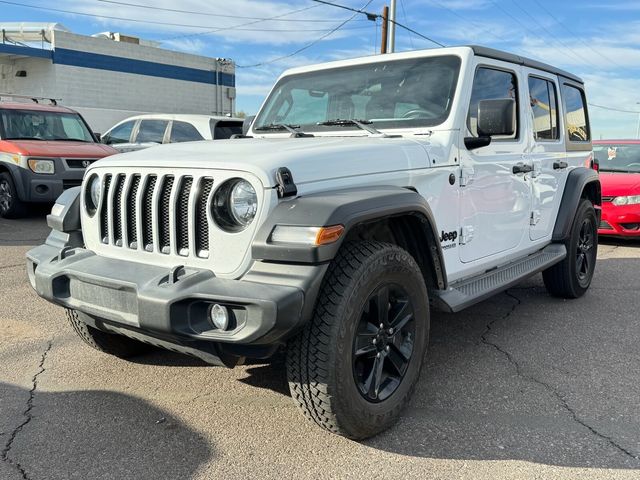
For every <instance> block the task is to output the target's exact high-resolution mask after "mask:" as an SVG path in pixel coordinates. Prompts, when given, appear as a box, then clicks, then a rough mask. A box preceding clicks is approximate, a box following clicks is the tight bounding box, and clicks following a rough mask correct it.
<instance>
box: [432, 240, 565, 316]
mask: <svg viewBox="0 0 640 480" xmlns="http://www.w3.org/2000/svg"><path fill="white" fill-rule="evenodd" d="M566 256H567V249H566V247H565V246H564V245H563V244H560V243H552V244H551V245H548V246H547V247H545V248H543V249H542V250H540V251H539V252H537V253H533V254H531V255H529V256H527V257H525V258H521V259H520V260H516V261H515V262H512V263H509V264H507V265H503V266H502V267H499V268H496V269H494V270H490V271H488V272H485V273H482V274H480V275H477V276H475V277H472V278H468V279H465V280H460V281H458V282H455V283H453V284H451V285H450V286H449V289H448V290H436V291H434V292H432V293H431V294H432V296H433V298H434V303H435V305H436V306H438V307H440V308H441V309H443V310H445V311H450V312H459V311H460V310H463V309H465V308H467V307H469V306H471V305H473V304H474V303H478V302H481V301H482V300H485V299H487V298H489V297H491V296H492V295H494V294H496V293H499V292H502V291H504V290H506V289H508V288H510V287H512V286H514V285H516V284H518V283H520V281H522V280H524V279H525V278H527V277H530V276H531V275H534V274H536V273H538V272H541V271H543V270H546V269H547V268H548V267H550V266H552V265H554V264H556V263H558V262H561V261H562V260H564V258H565V257H566Z"/></svg>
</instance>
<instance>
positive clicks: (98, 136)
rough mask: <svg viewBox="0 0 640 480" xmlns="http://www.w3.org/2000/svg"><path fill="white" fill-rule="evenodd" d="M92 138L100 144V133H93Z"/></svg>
mask: <svg viewBox="0 0 640 480" xmlns="http://www.w3.org/2000/svg"><path fill="white" fill-rule="evenodd" d="M93 136H94V137H96V140H97V141H98V143H100V142H101V141H102V134H101V133H96V132H93Z"/></svg>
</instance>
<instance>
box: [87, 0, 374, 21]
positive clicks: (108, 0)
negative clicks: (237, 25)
mask: <svg viewBox="0 0 640 480" xmlns="http://www.w3.org/2000/svg"><path fill="white" fill-rule="evenodd" d="M96 1H97V2H101V3H111V4H114V5H123V6H127V7H135V8H145V9H148V10H157V11H163V12H174V13H188V14H190V15H203V16H207V17H220V18H237V19H241V20H259V21H274V22H302V23H335V20H327V19H318V18H307V19H304V18H283V19H278V18H276V17H268V18H265V17H245V16H242V15H226V14H221V13H210V12H198V11H195V10H181V9H177V8H165V7H156V6H154V5H144V4H141V3H130V2H120V1H116V0H96ZM318 6H319V5H314V8H315V7H318ZM363 21H364V20H363Z"/></svg>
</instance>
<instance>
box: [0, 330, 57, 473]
mask: <svg viewBox="0 0 640 480" xmlns="http://www.w3.org/2000/svg"><path fill="white" fill-rule="evenodd" d="M52 345H53V343H52V342H51V340H49V342H48V343H47V348H45V350H44V352H42V356H41V357H40V364H39V365H38V371H37V372H36V373H35V374H34V375H33V377H32V378H31V389H30V390H29V398H28V399H27V406H26V408H25V410H24V412H22V416H23V417H24V419H23V420H22V423H20V425H18V426H17V427H16V428H15V429H13V431H12V432H11V434H10V435H9V438H8V440H7V442H6V443H5V446H4V448H3V449H2V454H0V458H2V461H3V462H5V463H7V464H9V465H11V466H12V467H13V468H15V469H16V470H17V471H18V472H19V473H20V475H22V478H23V479H24V480H30V479H29V476H28V475H27V472H26V471H25V469H24V467H23V466H22V465H20V462H17V461H15V460H12V459H11V458H9V452H10V451H11V447H12V446H13V442H14V441H15V439H16V437H17V436H18V434H19V433H20V432H21V431H22V429H23V428H24V427H25V426H26V425H27V424H28V423H29V422H30V421H31V419H32V418H33V416H32V415H31V409H32V408H33V399H34V398H35V395H36V390H37V389H38V377H39V376H40V375H41V374H42V373H44V371H45V367H44V362H45V360H46V359H47V354H48V353H49V351H50V350H51V346H52Z"/></svg>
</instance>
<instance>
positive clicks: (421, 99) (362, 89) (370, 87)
mask: <svg viewBox="0 0 640 480" xmlns="http://www.w3.org/2000/svg"><path fill="white" fill-rule="evenodd" d="M459 70H460V58H458V57H455V56H451V55H448V56H440V57H428V58H412V59H408V60H392V61H388V62H375V63H369V64H365V65H354V66H348V67H339V68H333V69H330V70H319V71H315V72H309V73H303V74H299V75H291V76H287V77H284V78H282V79H281V80H280V81H279V82H278V83H277V84H276V86H275V88H274V89H273V91H272V92H271V95H270V96H269V98H268V99H267V101H266V103H265V106H264V108H263V109H262V110H261V111H260V114H259V115H258V117H257V118H256V121H255V123H254V126H253V129H254V130H258V131H259V130H260V129H261V127H262V128H264V127H268V126H273V125H282V124H286V125H296V126H298V127H299V128H300V129H301V130H303V131H305V132H308V131H315V132H322V131H328V130H336V129H345V128H346V129H358V126H357V125H354V124H342V125H341V126H336V125H318V123H320V122H327V121H331V120H338V119H341V120H351V119H356V120H358V121H361V122H362V121H370V122H372V124H373V126H374V127H375V128H377V129H380V128H416V127H431V126H435V125H439V124H441V123H442V122H444V121H445V120H446V119H447V117H448V115H449V111H450V109H451V103H452V101H453V94H454V92H455V88H456V82H457V79H458V72H459Z"/></svg>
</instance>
